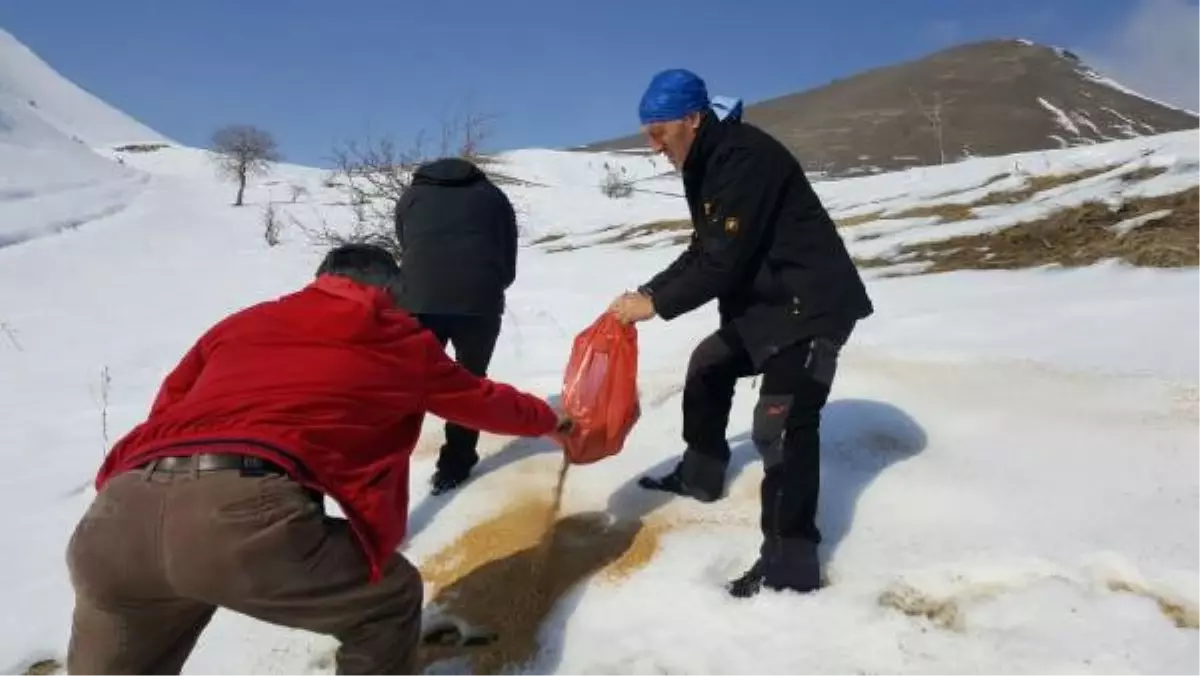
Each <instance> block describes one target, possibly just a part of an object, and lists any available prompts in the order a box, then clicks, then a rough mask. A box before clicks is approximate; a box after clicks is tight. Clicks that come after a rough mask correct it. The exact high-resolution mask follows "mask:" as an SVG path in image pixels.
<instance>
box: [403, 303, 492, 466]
mask: <svg viewBox="0 0 1200 676" xmlns="http://www.w3.org/2000/svg"><path fill="white" fill-rule="evenodd" d="M416 318H417V321H419V322H421V325H422V326H424V327H425V328H427V329H429V330H430V331H432V332H433V334H434V335H435V336H437V339H438V342H440V343H441V344H442V347H446V345H447V344H449V345H450V346H452V347H453V348H454V359H455V361H457V362H458V363H459V364H462V366H463V368H465V369H467V370H468V371H470V372H471V373H474V374H475V375H477V376H486V375H487V370H488V366H489V365H490V364H491V362H492V354H493V352H495V349H496V339H497V338H499V336H500V324H501V316H500V315H446V314H420V315H416ZM478 443H479V431H478V430H473V429H469V428H466V427H462V426H460V425H455V424H454V423H449V422H448V423H446V441H445V443H444V444H443V445H442V449H441V452H440V454H439V455H438V464H437V468H438V471H439V472H441V473H443V474H446V475H449V476H458V477H465V476H466V475H467V474H468V473H469V472H470V471H471V468H472V467H474V466H475V464H476V463H477V462H479V453H478V452H477V451H476V449H475V447H476V445H477V444H478Z"/></svg>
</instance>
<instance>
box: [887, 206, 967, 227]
mask: <svg viewBox="0 0 1200 676" xmlns="http://www.w3.org/2000/svg"><path fill="white" fill-rule="evenodd" d="M888 218H889V219H901V218H938V219H940V220H939V221H938V222H939V223H956V222H958V221H969V220H971V219H972V218H975V212H974V211H973V210H972V209H971V205H970V204H929V205H922V206H919V207H913V208H912V209H906V210H904V211H901V212H900V213H898V214H891V215H889V216H888Z"/></svg>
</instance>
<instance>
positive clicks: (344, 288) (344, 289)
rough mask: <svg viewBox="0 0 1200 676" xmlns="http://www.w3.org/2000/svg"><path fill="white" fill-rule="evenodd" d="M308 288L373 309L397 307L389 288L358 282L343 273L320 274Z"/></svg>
mask: <svg viewBox="0 0 1200 676" xmlns="http://www.w3.org/2000/svg"><path fill="white" fill-rule="evenodd" d="M308 288H310V289H317V290H319V291H324V292H325V293H328V294H330V295H333V296H338V297H339V298H345V299H347V300H351V301H354V302H355V303H359V304H361V305H365V306H367V307H369V308H371V309H372V310H386V309H391V308H394V307H395V303H394V302H393V301H392V295H391V294H390V293H388V292H387V290H385V289H381V288H379V287H377V286H372V285H370V284H363V283H360V282H356V281H354V280H353V279H350V278H349V277H342V276H341V275H319V276H318V277H317V278H316V280H314V281H313V282H312V283H311V284H309V285H308Z"/></svg>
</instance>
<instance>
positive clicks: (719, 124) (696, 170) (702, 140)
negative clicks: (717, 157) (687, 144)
mask: <svg viewBox="0 0 1200 676" xmlns="http://www.w3.org/2000/svg"><path fill="white" fill-rule="evenodd" d="M736 123H737V122H736V121H735V120H732V119H730V120H729V121H725V122H723V121H721V120H719V119H717V114H716V113H714V112H713V111H712V109H705V111H704V114H703V116H702V117H701V118H700V127H699V128H698V129H697V130H696V139H695V140H694V141H692V147H691V148H690V149H689V150H688V155H687V159H685V160H684V161H683V174H684V176H685V177H686V176H687V175H689V174H701V173H703V171H704V167H705V166H707V165H708V159H709V158H710V157H712V154H713V152H714V151H715V150H716V148H717V146H718V145H719V144H720V143H721V140H722V139H724V138H725V134H726V133H727V132H728V130H729V125H730V124H736Z"/></svg>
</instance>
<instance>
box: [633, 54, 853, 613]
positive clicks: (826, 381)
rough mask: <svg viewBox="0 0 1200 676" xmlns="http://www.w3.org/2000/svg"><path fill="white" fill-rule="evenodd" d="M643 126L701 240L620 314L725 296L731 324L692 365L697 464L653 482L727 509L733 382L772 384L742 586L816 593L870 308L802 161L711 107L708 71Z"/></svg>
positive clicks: (761, 414)
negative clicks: (832, 403)
mask: <svg viewBox="0 0 1200 676" xmlns="http://www.w3.org/2000/svg"><path fill="white" fill-rule="evenodd" d="M731 103H732V104H733V105H732V106H730V104H731ZM640 115H641V119H642V124H643V131H644V133H645V134H646V136H647V138H648V139H649V141H650V145H651V147H652V148H653V149H654V150H656V151H658V152H661V153H663V154H664V155H666V156H667V158H668V159H669V160H670V161H671V163H672V164H673V165H674V166H675V167H676V168H677V169H680V170H681V171H682V174H683V183H684V190H685V192H686V197H687V202H688V208H689V209H690V211H691V217H692V224H693V228H694V229H693V233H692V239H691V243H690V244H689V245H688V247H687V249H686V250H685V251H684V252H683V253H682V254H681V255H680V256H679V258H678V259H677V260H676V261H675V262H673V263H672V264H671V265H670V266H668V267H667V268H666V269H665V270H663V271H662V272H660V273H659V274H657V275H655V276H654V278H653V279H651V280H650V281H648V282H647V283H646V284H644V285H643V286H641V287H640V288H639V289H638V291H637V292H636V293H626V294H623V295H622V296H620V297H619V298H617V299H616V300H615V301H613V304H612V306H611V308H610V309H611V310H612V311H613V312H614V313H616V314H617V316H618V317H620V318H621V319H622V320H624V321H626V322H637V321H644V320H646V319H650V318H652V317H654V316H656V315H657V316H659V317H662V318H663V319H664V320H671V319H674V318H675V317H678V316H679V315H682V314H684V313H686V312H690V311H692V310H695V309H696V308H699V307H701V306H702V305H705V304H706V303H708V302H709V301H711V300H713V299H717V301H718V310H719V315H720V320H721V326H720V328H719V329H718V330H717V331H716V332H715V333H713V334H712V335H710V336H709V337H708V338H706V339H704V340H703V341H702V342H701V343H700V344H699V345H698V346H697V347H696V349H695V351H694V352H693V353H692V356H691V360H690V362H689V364H688V371H687V376H686V381H685V385H684V391H683V438H684V441H685V443H686V444H687V448H686V450H685V452H684V455H683V458H682V459H681V461H680V462H679V463H678V464H677V465H676V467H675V469H674V470H673V471H672V472H671V473H670V474H668V475H666V476H663V477H643V478H642V479H641V482H640V483H641V485H642V487H644V488H648V489H653V490H664V491H669V492H672V493H677V494H680V495H686V496H690V497H693V498H696V499H698V500H701V501H704V502H711V501H714V500H717V499H718V498H720V497H721V495H722V493H723V491H724V484H725V471H726V467H727V466H728V464H729V453H730V450H729V444H728V442H727V441H726V438H725V432H726V426H727V424H728V421H729V410H730V406H731V404H732V400H733V394H734V387H735V385H736V382H737V380H738V379H740V378H744V377H748V376H752V375H759V374H761V375H762V385H761V389H760V390H759V397H758V403H757V405H756V406H755V410H754V423H753V427H752V431H751V436H752V438H753V440H754V443H755V445H756V446H757V448H758V450H759V452H760V454H761V455H762V458H763V465H764V469H765V477H764V479H763V483H762V489H761V500H762V518H761V527H762V533H763V543H762V547H761V550H760V554H759V558H758V560H757V561H756V562H755V563H754V565H753V566H752V567H751V568H750V570H749V571H747V572H746V574H745V575H743V576H742V577H740V578H738V579H737V580H734V581H733V582H731V583H730V585H729V591H730V593H731V594H733V595H735V596H739V597H744V596H750V595H752V594H755V593H757V592H758V591H759V589H760V588H761V587H762V586H766V587H768V588H770V589H777V590H778V589H792V590H797V591H800V592H807V591H811V590H814V589H817V588H819V587H820V586H821V570H820V564H819V562H818V558H817V545H818V544H819V542H820V539H821V536H820V531H819V530H818V528H817V525H816V511H817V494H818V489H819V483H820V436H819V429H818V428H819V424H820V419H821V410H822V409H823V408H824V406H825V402H826V400H827V399H828V397H829V391H830V387H831V386H832V383H833V378H834V373H835V371H836V368H837V362H838V356H839V353H840V350H841V348H842V346H843V345H844V344H845V342H846V340H847V339H848V338H849V336H850V332H851V331H852V329H853V327H854V325H855V323H856V322H857V321H858V320H860V319H863V318H865V317H867V316H869V315H870V314H871V313H872V312H873V308H872V305H871V301H870V299H869V298H868V296H867V293H866V289H865V287H864V286H863V283H862V280H861V279H860V277H859V274H858V271H857V269H856V268H855V266H854V263H853V260H852V259H851V258H850V256H849V254H848V253H847V251H846V248H845V245H844V243H843V242H842V239H841V237H840V236H839V235H838V233H837V230H836V229H835V226H834V223H833V220H832V219H831V218H830V217H829V215H828V214H827V213H826V211H825V208H824V207H823V206H822V204H821V201H820V199H819V198H818V197H817V195H816V193H815V192H814V191H813V189H812V186H811V185H809V182H808V179H807V178H806V177H805V174H804V171H803V169H802V168H801V167H800V164H799V162H797V160H796V159H795V158H794V157H793V156H792V154H791V153H790V152H789V151H788V150H787V148H785V147H784V146H783V145H782V144H780V143H779V142H778V141H776V140H775V139H774V138H772V137H771V136H769V135H768V134H766V133H765V132H763V131H762V130H760V129H758V128H755V127H753V126H751V125H748V124H744V123H742V122H741V103H740V102H739V101H730V100H722V99H720V98H717V99H713V100H710V99H709V96H708V92H707V88H706V87H705V84H704V82H703V80H701V79H700V78H699V77H697V76H696V75H695V74H693V73H691V72H689V71H686V70H668V71H664V72H662V73H659V74H658V75H656V76H655V77H654V79H653V80H652V81H651V83H650V86H649V88H648V89H647V91H646V93H645V95H644V96H643V98H642V102H641V106H640Z"/></svg>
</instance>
